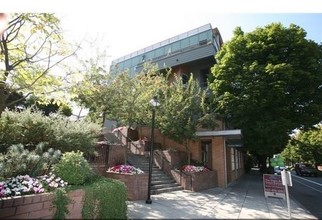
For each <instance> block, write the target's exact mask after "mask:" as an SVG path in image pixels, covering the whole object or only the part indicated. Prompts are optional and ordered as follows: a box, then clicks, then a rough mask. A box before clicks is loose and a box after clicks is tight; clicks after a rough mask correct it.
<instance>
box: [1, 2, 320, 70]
mask: <svg viewBox="0 0 322 220" xmlns="http://www.w3.org/2000/svg"><path fill="white" fill-rule="evenodd" d="M0 12H5V13H12V12H33V13H43V12H48V13H55V14H56V15H57V17H58V18H60V19H61V26H62V28H63V30H64V34H65V37H66V39H67V40H68V41H71V42H72V41H75V42H80V41H82V42H86V41H88V42H95V44H94V46H92V47H88V46H84V50H82V53H83V55H84V56H85V57H89V56H91V55H94V56H95V53H96V49H97V48H99V50H100V51H106V54H107V59H106V63H105V65H106V66H109V65H110V64H111V62H112V61H113V60H115V59H117V58H120V57H122V56H125V55H127V54H130V53H132V52H135V51H137V50H140V49H143V48H145V47H148V46H150V45H152V44H155V43H158V42H160V41H163V40H166V39H168V38H171V37H173V36H176V35H179V34H181V33H184V32H187V31H189V30H192V29H195V28H197V27H200V26H203V25H205V24H211V26H212V27H213V28H215V27H217V28H218V29H219V32H220V33H221V36H222V38H223V41H224V43H225V42H227V41H229V40H230V39H231V38H232V36H233V31H234V29H235V28H236V27H238V26H240V27H241V28H242V30H243V31H244V32H251V31H253V30H254V29H255V28H256V27H264V26H265V25H268V24H270V23H272V22H281V23H282V24H283V25H284V26H286V27H287V26H289V24H290V23H294V24H296V25H298V26H300V27H302V28H303V29H304V30H305V31H306V32H307V38H308V39H311V40H314V41H315V42H317V43H321V42H322V1H321V0H305V1H303V0H269V1H267V0H221V1H219V0H86V1H85V0H77V1H75V0H55V1H53V0H52V1H50V0H47V1H40V0H10V1H9V0H0ZM84 45H86V44H84ZM87 45H88V44H87Z"/></svg>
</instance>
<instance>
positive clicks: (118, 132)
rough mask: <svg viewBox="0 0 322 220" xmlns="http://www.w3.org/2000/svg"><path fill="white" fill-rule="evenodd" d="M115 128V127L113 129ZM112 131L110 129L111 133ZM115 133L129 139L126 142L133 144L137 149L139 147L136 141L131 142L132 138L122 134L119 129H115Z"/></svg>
mask: <svg viewBox="0 0 322 220" xmlns="http://www.w3.org/2000/svg"><path fill="white" fill-rule="evenodd" d="M114 130H115V129H114ZM114 130H113V131H114ZM113 131H112V133H113ZM117 135H120V136H122V137H123V138H126V140H129V141H127V143H129V142H130V144H131V145H133V146H134V147H135V148H136V149H137V150H139V149H140V147H139V146H138V145H137V144H136V143H133V140H132V139H131V138H129V137H128V136H127V135H124V134H123V133H122V132H121V131H120V130H119V129H117ZM118 137H119V136H118ZM121 142H122V140H121ZM122 143H123V142H122Z"/></svg>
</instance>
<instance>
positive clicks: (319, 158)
mask: <svg viewBox="0 0 322 220" xmlns="http://www.w3.org/2000/svg"><path fill="white" fill-rule="evenodd" d="M289 151H290V152H289ZM293 152H294V153H293ZM282 153H283V155H286V157H287V158H288V159H292V160H293V161H294V162H310V163H312V164H322V125H321V124H319V125H317V126H315V127H314V128H312V129H310V130H308V131H299V133H297V135H295V136H294V137H293V138H292V139H291V141H290V142H289V144H288V146H287V147H286V148H285V149H284V151H283V152H282ZM294 156H295V158H294ZM294 159H295V160H294Z"/></svg>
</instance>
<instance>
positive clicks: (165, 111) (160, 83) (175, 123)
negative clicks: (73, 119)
mask: <svg viewBox="0 0 322 220" xmlns="http://www.w3.org/2000/svg"><path fill="white" fill-rule="evenodd" d="M91 65H94V66H96V64H94V63H92V64H91ZM88 70H91V71H89V72H87V74H86V75H85V78H84V83H80V84H79V85H77V87H76V88H75V89H77V90H78V92H77V93H78V94H80V95H79V96H78V99H79V102H80V103H83V104H84V105H85V107H87V108H89V109H90V110H91V111H96V112H99V113H103V112H105V114H106V116H107V117H108V118H109V119H114V120H116V121H118V122H120V123H122V124H125V125H128V126H132V125H133V124H138V125H149V124H150V122H151V113H152V111H151V106H150V105H149V101H150V100H151V98H152V97H153V96H157V97H158V99H159V102H160V103H161V105H160V106H159V107H158V114H156V125H157V127H158V128H160V130H161V132H162V133H163V134H164V135H166V136H168V137H169V138H171V139H173V140H175V141H177V142H179V143H181V144H183V145H184V146H185V147H186V149H187V152H188V153H189V147H188V140H190V139H193V138H195V133H196V130H197V127H198V126H199V125H201V123H202V122H203V119H204V118H207V119H208V118H209V117H206V116H208V114H204V113H205V109H206V108H204V99H205V91H202V90H201V88H200V86H199V84H198V82H197V81H196V80H195V79H193V77H192V76H191V77H190V78H189V81H188V83H187V84H186V85H184V84H183V82H182V80H181V78H180V77H179V76H176V75H175V76H174V80H173V81H172V82H171V81H170V80H169V76H170V75H171V74H174V73H171V70H168V71H166V72H164V73H160V72H159V71H158V70H157V67H156V66H155V65H152V64H150V63H146V64H145V65H144V68H143V70H142V71H141V72H140V73H138V74H136V75H134V76H131V75H130V74H129V72H127V71H125V72H117V73H115V74H114V73H106V72H105V73H101V74H99V73H98V72H100V71H98V68H97V66H96V67H94V68H88ZM89 79H91V80H89ZM93 79H95V80H93ZM188 155H189V154H188ZM188 159H189V158H188Z"/></svg>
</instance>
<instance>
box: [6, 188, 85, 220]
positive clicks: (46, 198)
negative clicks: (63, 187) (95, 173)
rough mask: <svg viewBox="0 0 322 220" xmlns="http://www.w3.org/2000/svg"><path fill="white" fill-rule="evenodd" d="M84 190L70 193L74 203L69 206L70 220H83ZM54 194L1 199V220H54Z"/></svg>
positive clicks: (69, 195)
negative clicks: (40, 219) (43, 219)
mask: <svg viewBox="0 0 322 220" xmlns="http://www.w3.org/2000/svg"><path fill="white" fill-rule="evenodd" d="M83 196H84V191H83V190H80V189H79V190H75V191H71V192H69V193H68V197H69V198H70V199H71V200H72V202H71V203H70V204H69V205H68V210H69V215H68V216H67V218H68V219H81V218H82V207H83V203H82V200H83ZM52 200H53V194H51V193H43V194H34V195H25V196H15V197H11V198H3V199H0V219H39V218H47V219H52V218H53V216H54V213H55V209H52Z"/></svg>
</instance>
